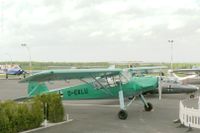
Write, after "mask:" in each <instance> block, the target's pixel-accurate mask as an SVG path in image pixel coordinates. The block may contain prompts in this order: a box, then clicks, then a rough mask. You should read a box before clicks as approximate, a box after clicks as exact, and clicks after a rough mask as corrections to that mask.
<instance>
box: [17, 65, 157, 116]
mask: <svg viewBox="0 0 200 133" xmlns="http://www.w3.org/2000/svg"><path fill="white" fill-rule="evenodd" d="M73 79H78V80H80V81H81V84H77V85H75V86H67V87H63V88H58V89H53V90H49V89H48V88H47V86H46V84H45V82H49V81H56V80H64V81H66V80H73ZM158 80H159V79H158V78H157V77H156V76H141V77H134V76H132V73H131V72H130V71H127V69H126V70H124V69H117V68H106V69H103V68H102V69H65V70H47V71H43V72H40V73H36V74H33V75H32V76H29V77H27V78H25V79H22V80H21V81H20V82H21V83H28V98H31V97H34V96H36V95H42V94H48V93H57V94H60V95H61V97H62V99H63V100H84V99H112V98H118V99H119V105H120V111H119V113H118V117H119V119H122V120H125V119H127V117H128V113H127V111H126V109H127V108H128V106H129V105H130V104H131V103H132V102H133V101H134V100H135V98H136V96H138V97H139V98H140V100H141V101H142V102H143V104H144V109H145V111H151V110H152V109H153V105H152V104H151V103H150V102H147V101H146V99H145V98H144V96H143V93H144V92H146V91H150V90H154V89H157V87H159V84H158V83H159V81H158ZM125 97H132V99H129V100H130V102H129V103H128V104H125V100H124V98H125Z"/></svg>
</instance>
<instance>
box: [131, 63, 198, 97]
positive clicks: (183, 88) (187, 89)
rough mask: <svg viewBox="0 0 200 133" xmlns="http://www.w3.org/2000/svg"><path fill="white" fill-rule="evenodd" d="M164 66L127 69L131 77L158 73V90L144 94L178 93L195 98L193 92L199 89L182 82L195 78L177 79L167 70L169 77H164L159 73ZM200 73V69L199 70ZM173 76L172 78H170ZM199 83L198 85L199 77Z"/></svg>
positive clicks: (192, 76)
mask: <svg viewBox="0 0 200 133" xmlns="http://www.w3.org/2000/svg"><path fill="white" fill-rule="evenodd" d="M166 68H167V67H166V66H152V67H132V68H131V69H129V70H130V71H132V75H133V76H143V75H144V74H150V73H153V74H154V73H159V74H160V76H158V77H159V78H160V88H158V89H155V90H151V91H147V92H145V93H150V94H157V93H162V94H178V93H186V94H189V95H190V98H193V97H194V96H195V92H196V91H198V90H199V87H197V86H195V85H190V84H183V82H182V81H183V80H185V79H187V80H188V78H194V77H196V76H194V75H190V76H187V77H183V78H181V77H178V76H177V75H175V73H173V74H172V73H170V72H171V70H168V74H169V76H164V73H163V72H162V71H161V70H163V69H166ZM199 72H200V69H199ZM172 75H173V76H172ZM199 83H200V77H199ZM159 89H160V90H159ZM162 94H159V99H161V96H162Z"/></svg>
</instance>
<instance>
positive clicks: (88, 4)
mask: <svg viewBox="0 0 200 133" xmlns="http://www.w3.org/2000/svg"><path fill="white" fill-rule="evenodd" d="M1 6H2V5H1ZM2 9H3V31H1V32H0V46H1V47H4V48H2V49H0V52H1V53H5V51H8V49H9V52H10V53H12V55H16V56H15V57H16V60H24V59H26V57H23V56H21V55H20V54H21V52H22V49H21V48H19V47H20V46H19V45H20V44H21V43H27V44H28V45H29V46H30V47H31V49H33V52H32V54H33V59H35V60H45V59H48V60H55V61H56V60H59V61H61V60H65V59H68V60H79V58H80V60H82V58H84V60H90V61H91V60H93V61H96V59H97V60H113V59H114V60H117V59H120V60H148V61H150V60H152V61H154V60H156V61H159V60H161V61H163V59H164V60H166V61H168V56H169V55H168V54H169V51H167V50H166V49H167V48H168V47H167V46H168V43H167V40H168V39H174V40H175V42H176V43H177V44H180V45H184V46H185V45H186V46H187V45H188V44H191V43H192V44H193V46H194V47H191V48H190V51H192V48H193V49H197V48H200V47H199V46H197V44H198V43H199V39H198V36H199V29H200V24H199V21H200V16H199V11H200V2H198V1H196V0H175V1H174V0H168V1H160V0H151V1H149V0H141V1H138V0H117V1H116V0H108V1H107V0H101V1H100V0H59V1H56V0H34V1H32V0H19V1H16V0H9V1H5V0H4V4H3V8H2ZM1 17H2V16H1ZM1 19H2V18H1ZM1 30H2V29H1ZM161 46H162V47H164V48H162V47H161ZM157 47H158V49H159V50H158V51H159V52H158V54H160V55H159V56H158V54H157V53H155V52H154V49H153V48H155V49H157ZM16 48H19V49H18V50H19V51H16ZM42 49H47V50H45V53H44V50H42ZM77 49H78V50H77ZM113 49H114V50H113ZM182 49H183V50H184V49H185V48H182ZM105 50H106V51H107V52H108V53H105V52H104V51H105ZM20 51H21V52H20ZM35 51H37V52H35ZM76 51H78V54H77V53H76ZM180 51H181V50H180ZM180 51H178V50H177V51H176V52H177V53H179V55H180V58H178V59H179V60H183V61H184V60H185V56H186V55H183V52H180ZM141 52H142V53H145V54H143V56H141ZM38 53H40V54H42V53H43V55H44V56H43V59H42V58H41V56H40V54H38ZM52 53H54V54H55V55H52ZM102 53H103V54H102ZM119 53H121V54H119ZM69 54H70V58H69V57H68V56H69ZM61 55H62V56H61ZM82 55H84V56H82ZM94 56H95V57H94ZM112 56H113V57H112ZM199 56H200V55H199ZM47 57H48V58H47ZM50 57H51V58H50ZM97 57H98V58H97ZM181 57H182V58H181ZM191 60H198V58H197V57H195V58H193V59H191ZM189 61H190V60H189Z"/></svg>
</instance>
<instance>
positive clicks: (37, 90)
mask: <svg viewBox="0 0 200 133" xmlns="http://www.w3.org/2000/svg"><path fill="white" fill-rule="evenodd" d="M48 91H49V90H48V88H47V86H46V84H45V83H43V82H42V83H38V82H29V84H28V95H29V96H30V97H32V96H35V95H40V94H43V93H45V92H48Z"/></svg>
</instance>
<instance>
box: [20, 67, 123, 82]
mask: <svg viewBox="0 0 200 133" xmlns="http://www.w3.org/2000/svg"><path fill="white" fill-rule="evenodd" d="M121 71H122V69H63V70H48V71H43V72H40V73H36V74H34V75H32V76H29V77H27V78H25V79H23V80H21V81H20V83H26V82H32V81H35V82H45V81H54V80H71V79H83V78H95V77H106V76H114V75H119V74H120V73H121Z"/></svg>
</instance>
